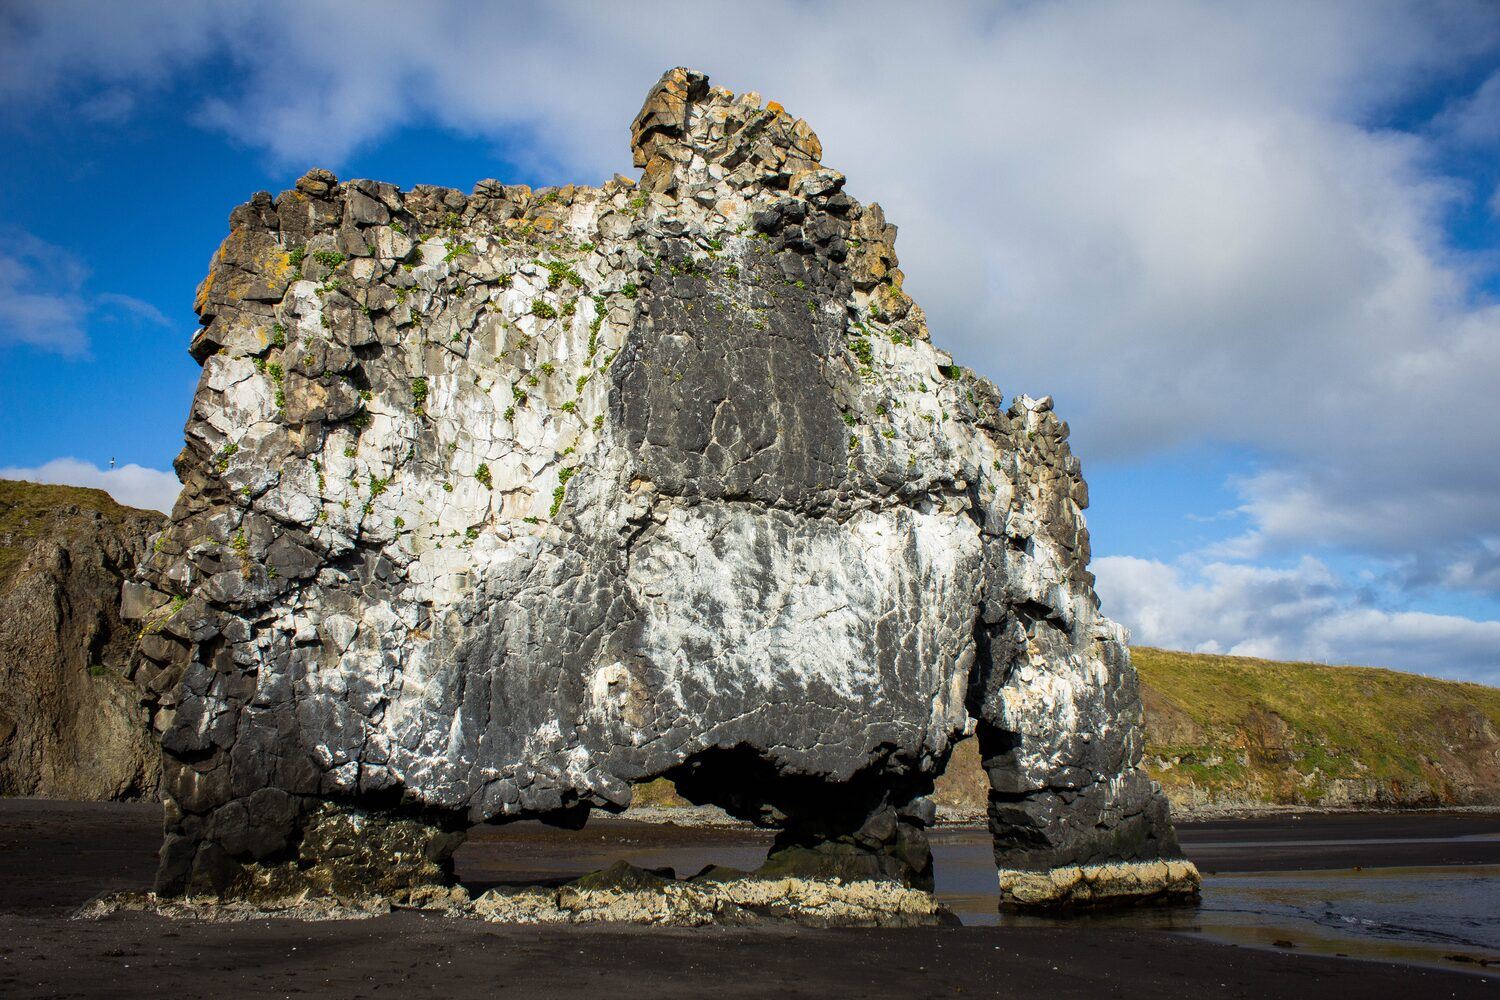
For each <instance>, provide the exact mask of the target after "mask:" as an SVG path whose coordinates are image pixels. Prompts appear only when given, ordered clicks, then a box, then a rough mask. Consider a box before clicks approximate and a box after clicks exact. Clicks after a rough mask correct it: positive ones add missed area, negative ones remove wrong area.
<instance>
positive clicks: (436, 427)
mask: <svg viewBox="0 0 1500 1000" xmlns="http://www.w3.org/2000/svg"><path fill="white" fill-rule="evenodd" d="M631 141H632V147H633V149H634V154H635V163H636V165H637V166H638V167H640V168H642V175H641V178H640V179H639V181H631V180H628V179H626V178H623V177H616V178H614V179H613V180H611V181H609V182H607V183H605V184H604V185H602V186H601V187H598V188H589V187H575V186H571V185H570V186H567V187H562V188H543V189H540V190H535V191H533V190H531V189H529V188H527V187H524V186H516V185H505V184H501V183H499V182H496V181H482V182H480V184H479V185H478V186H477V187H476V188H475V190H474V192H473V193H472V194H470V195H464V194H462V193H460V192H458V191H453V190H446V189H441V188H434V187H426V186H418V187H417V188H415V189H414V190H412V191H401V190H398V189H397V188H396V187H394V186H392V185H390V184H382V183H377V182H374V181H363V180H356V181H348V182H342V183H341V182H339V181H337V180H336V179H335V178H334V177H333V176H332V175H331V174H329V173H327V172H326V171H318V170H315V171H312V172H310V173H308V174H307V175H306V176H304V177H303V178H302V179H301V180H300V181H298V183H297V186H296V189H295V190H292V191H287V192H284V193H283V194H281V195H280V196H278V197H274V198H273V197H272V196H271V195H269V194H266V193H261V194H258V195H256V196H255V197H254V198H253V199H252V200H251V201H250V202H249V203H247V204H245V205H242V206H241V207H239V208H238V209H236V210H235V211H234V213H233V214H232V215H231V217H230V225H231V233H230V235H229V237H228V239H227V240H226V241H225V242H224V244H223V246H222V247H221V248H220V250H219V252H218V253H217V255H216V256H215V258H214V260H213V264H212V267H211V270H210V272H209V275H208V277H207V279H206V280H205V281H204V282H203V284H202V286H201V287H200V289H199V292H198V299H197V309H198V312H199V315H200V318H201V321H202V329H201V330H200V331H199V332H198V334H197V335H196V337H195V338H194V340H193V343H192V353H193V355H194V357H196V358H197V359H198V360H199V361H200V362H201V363H202V365H203V375H202V378H201V380H200V382H199V386H198V390H197V394H196V397H195V399H194V401H193V407H192V413H191V415H190V417H189V419H188V423H187V428H186V447H185V448H184V450H183V452H182V454H181V455H180V456H179V458H178V460H177V470H178V473H179V475H180V477H181V479H182V481H183V483H184V485H185V489H184V493H183V496H182V498H181V500H180V501H179V503H178V506H177V509H176V511H175V512H174V514H173V518H172V524H171V527H170V529H169V530H168V531H167V533H166V535H165V539H164V542H163V544H162V545H161V547H160V551H159V552H158V553H157V554H155V555H154V556H153V557H152V558H151V560H150V561H149V563H148V564H147V566H146V569H145V571H144V574H143V580H144V581H146V582H148V583H149V584H150V586H151V587H152V588H154V591H155V593H156V596H155V597H154V598H153V600H154V601H155V602H158V603H157V607H158V608H159V610H158V611H157V612H155V613H154V614H153V616H152V617H150V618H149V619H148V624H149V627H150V630H151V631H152V634H153V636H154V637H158V638H159V639H160V640H161V641H160V642H158V643H153V644H152V646H151V647H150V648H147V647H145V646H144V645H143V647H142V656H143V657H144V658H145V660H146V661H149V664H150V666H149V669H147V670H146V672H147V673H148V674H150V675H151V676H152V677H153V678H163V679H174V680H175V679H178V678H180V683H178V684H176V685H172V684H167V683H163V682H156V683H153V684H152V690H153V691H156V692H164V693H162V694H161V695H160V700H159V702H158V703H157V707H158V710H159V713H160V717H161V718H162V719H163V722H164V736H163V748H164V763H165V773H164V797H165V800H166V804H167V822H166V840H165V844H164V847H163V851H162V863H161V870H160V874H159V878H158V890H159V891H160V892H161V893H163V894H166V895H171V894H180V893H199V892H212V893H217V894H220V895H222V896H224V897H227V898H234V897H247V896H253V895H255V894H256V893H267V892H272V891H277V892H280V891H290V890H291V889H293V888H295V887H296V886H299V885H302V886H306V887H310V888H312V889H313V890H315V891H327V892H341V891H345V890H347V889H351V888H355V887H359V886H364V887H366V888H370V889H375V890H378V891H382V892H386V891H395V890H398V889H401V888H403V887H404V888H406V889H410V887H412V886H419V885H424V884H429V883H431V882H434V881H441V880H442V879H443V877H444V872H445V870H446V865H447V862H448V858H449V856H450V855H451V852H452V850H453V849H454V847H455V846H456V844H457V843H458V842H459V840H460V839H461V837H462V831H463V830H464V829H465V828H466V827H468V826H470V825H473V824H478V823H486V822H504V821H507V820H512V819H517V818H525V817H537V818H542V819H544V820H547V821H549V822H554V823H564V824H566V823H578V822H582V821H583V820H584V818H585V817H586V815H587V813H588V811H589V810H590V809H595V808H602V809H609V810H618V809H621V808H623V807H624V806H625V805H626V804H627V803H628V801H629V798H630V794H631V793H630V788H631V783H633V782H637V781H641V780H644V779H648V778H652V777H655V776H667V777H669V778H671V779H672V780H673V781H674V782H675V783H676V786H677V788H678V790H679V791H680V792H681V793H682V794H684V795H685V796H687V797H688V798H689V799H692V800H694V801H700V802H713V803H715V804H718V805H721V806H723V807H724V808H726V809H728V810H729V811H730V812H731V813H733V814H734V815H736V816H739V817H742V818H746V819H750V820H753V821H755V822H757V823H760V824H763V825H767V826H771V827H774V828H776V829H777V830H779V835H778V838H777V840H776V844H775V846H774V847H773V849H772V852H771V855H770V857H769V858H768V859H767V863H766V866H765V868H764V869H763V870H762V872H761V874H762V875H765V876H772V875H774V876H778V877H782V876H785V877H789V878H790V877H812V878H819V877H830V876H837V877H839V878H842V879H845V880H859V879H872V878H889V879H895V880H898V881H901V882H904V883H906V884H908V885H912V886H916V887H919V888H920V887H928V886H930V884H931V856H930V854H929V852H928V850H927V842H926V838H925V836H924V834H923V827H924V826H925V825H926V824H927V823H929V822H930V821H931V817H932V806H931V802H930V800H928V799H927V798H926V797H925V794H926V793H927V792H928V791H929V790H930V788H931V784H932V776H933V774H934V773H935V772H936V771H937V770H939V769H940V767H941V764H942V762H943V760H944V758H945V756H946V755H947V753H948V752H949V749H950V747H951V745H952V742H953V740H954V739H955V737H956V736H958V735H959V734H961V733H962V732H964V731H965V730H966V728H970V727H972V726H973V725H977V726H978V730H979V734H980V738H981V740H982V741H983V746H984V755H985V765H986V768H987V770H988V773H989V776H990V781H991V787H992V792H991V801H990V825H991V828H992V830H993V832H994V836H995V844H996V859H997V863H998V865H999V867H1000V868H1001V870H1002V885H1003V886H1006V887H1019V888H1016V890H1015V891H1013V892H1012V891H1011V890H1010V888H1007V891H1008V892H1010V897H1009V899H1010V901H1011V902H1014V903H1016V904H1018V905H1039V906H1040V905H1049V904H1052V903H1067V902H1087V901H1089V899H1103V898H1106V897H1109V896H1114V897H1118V896H1128V897H1130V898H1133V899H1138V898H1150V897H1156V896H1161V895H1169V896H1180V895H1184V894H1186V895H1191V894H1192V893H1193V892H1194V891H1196V873H1195V872H1193V871H1192V869H1191V866H1190V865H1187V864H1186V863H1177V864H1174V865H1173V866H1171V868H1170V870H1169V869H1168V866H1167V865H1165V864H1162V863H1160V861H1161V859H1164V858H1177V857H1179V856H1180V855H1179V851H1178V848H1177V842H1176V839H1175V836H1174V834H1173V831H1172V827H1171V823H1170V820H1169V817H1168V813H1167V806H1166V802H1165V800H1164V799H1163V798H1162V797H1161V795H1160V794H1159V791H1158V790H1157V789H1156V788H1155V786H1154V785H1153V784H1152V783H1151V782H1150V781H1149V780H1148V779H1147V778H1146V777H1145V776H1144V775H1143V774H1142V773H1141V772H1140V771H1139V770H1138V768H1137V763H1138V760H1139V757H1140V729H1139V711H1140V708H1139V699H1138V696H1137V693H1136V685H1135V675H1134V673H1133V672H1132V670H1131V666H1130V662H1129V658H1128V654H1127V652H1126V649H1125V646H1124V644H1123V640H1124V636H1123V634H1122V632H1121V630H1120V629H1119V628H1118V627H1117V626H1116V625H1115V624H1114V623H1112V622H1110V621H1108V620H1107V619H1105V618H1103V617H1101V616H1100V614H1099V610H1098V602H1097V600H1096V598H1095V596H1094V592H1093V587H1092V584H1093V578H1092V576H1091V575H1090V574H1089V572H1088V570H1087V568H1086V567H1087V563H1088V557H1089V551H1088V538H1087V533H1086V530H1085V528H1084V521H1083V517H1082V515H1081V510H1082V508H1083V507H1084V506H1085V505H1086V503H1087V491H1086V487H1085V485H1084V482H1083V479H1082V477H1081V475H1080V471H1079V466H1078V462H1077V460H1076V459H1074V458H1073V456H1072V455H1071V454H1070V453H1069V450H1068V447H1067V444H1066V441H1067V436H1068V429H1067V425H1066V424H1064V423H1062V422H1061V421H1059V420H1058V419H1057V417H1056V416H1055V415H1054V414H1053V413H1052V407H1051V403H1050V401H1049V400H1047V399H1041V400H1035V399H1029V398H1026V397H1018V398H1016V399H1014V400H1012V401H1011V403H1010V405H1009V406H1008V407H1007V406H1005V405H1004V404H1003V402H1002V399H1001V395H1000V393H999V392H998V391H997V390H996V388H995V387H994V386H993V385H992V384H990V383H989V382H988V381H986V380H984V379H982V378H979V377H977V376H976V375H974V374H973V373H972V372H969V371H966V370H964V369H962V368H959V367H957V366H955V365H954V364H953V362H952V359H951V358H950V357H949V356H948V355H946V354H944V353H943V352H941V351H939V350H938V349H936V348H935V347H933V346H932V344H931V343H930V342H929V340H928V332H927V327H926V323H925V321H924V318H923V314H922V311H921V309H920V308H918V307H917V306H916V305H915V304H914V303H913V302H912V301H911V300H910V299H909V298H908V297H907V296H906V294H905V293H904V292H903V291H902V289H901V282H902V275H901V272H900V270H899V269H898V268H897V260H896V255H895V251H894V247H893V242H894V239H895V232H896V231H895V227H894V226H891V225H889V224H888V223H887V222H886V221H885V218H884V216H883V214H882V212H881V210H880V208H879V206H877V205H873V204H872V205H867V206H864V205H860V204H859V203H857V202H855V201H854V200H853V199H852V198H850V197H849V196H848V195H847V194H845V193H844V192H843V190H842V188H843V183H844V178H843V177H842V175H840V174H839V173H837V172H836V171H834V170H831V169H829V168H827V167H824V166H823V165H822V164H821V162H820V157H821V148H820V146H819V143H818V140H817V137H816V136H815V135H814V134H813V132H812V131H811V129H809V128H808V126H807V124H806V123H805V122H803V121H801V120H798V119H795V118H793V117H791V116H790V115H788V114H787V113H786V112H785V111H783V110H782V109H781V107H780V106H779V105H777V104H775V103H774V102H773V103H770V104H768V105H764V106H763V105H762V104H761V102H760V99H759V97H758V96H757V95H755V94H743V95H739V96H736V95H734V94H732V93H729V92H728V91H725V90H723V89H719V88H711V87H710V86H709V85H708V81H707V79H706V78H705V77H704V76H702V75H701V74H698V73H694V72H690V71H687V70H681V69H678V70H673V71H671V72H669V73H667V74H666V75H665V76H664V77H663V78H662V79H661V81H660V82H659V83H658V84H657V85H656V86H655V87H654V88H653V89H652V90H651V92H650V94H649V95H648V97H647V99H646V103H645V106H644V108H643V109H642V111H641V113H640V115H639V116H638V117H637V118H636V120H635V122H634V123H633V125H632V128H631ZM1104 863H1107V867H1104V868H1101V867H1099V866H1100V865H1101V864H1104ZM1080 873H1082V874H1080ZM1054 874H1055V875H1056V878H1055V879H1053V880H1052V881H1048V880H1049V879H1052V876H1053V875H1054ZM1085 876H1086V877H1085ZM1039 878H1040V879H1041V880H1042V882H1045V883H1046V884H1048V885H1052V884H1055V886H1056V890H1055V892H1053V893H1051V895H1050V896H1049V895H1048V893H1047V892H1045V891H1039V890H1038V888H1037V886H1038V884H1039V883H1038V881H1037V880H1038V879H1039ZM1081 885H1087V886H1090V887H1094V888H1090V889H1089V890H1088V891H1087V892H1085V891H1081V890H1080V889H1079V886H1081Z"/></svg>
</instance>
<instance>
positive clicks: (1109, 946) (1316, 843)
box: [0, 800, 1500, 1000]
mask: <svg viewBox="0 0 1500 1000" xmlns="http://www.w3.org/2000/svg"><path fill="white" fill-rule="evenodd" d="M158 830H159V809H158V808H157V807H155V806H146V805H115V804H95V803H57V802H39V801H34V800H8V801H3V802H0V995H3V996H6V997H18V998H19V997H106V996H108V997H118V996H171V997H183V998H186V997H199V996H202V997H210V996H211V997H224V996H235V997H285V996H329V997H380V996H393V997H395V996H400V997H427V996H432V997H444V998H462V997H493V996H495V995H502V996H504V995H511V996H525V997H652V998H671V997H702V996H706V995H711V996H714V997H724V998H727V997H741V996H744V997H750V996H755V997H762V996H767V995H774V996H786V997H809V998H830V997H929V996H995V997H1016V998H1029V997H1038V998H1040V997H1048V998H1068V997H1193V998H1195V1000H1197V998H1202V997H1206V996H1212V997H1289V998H1298V997H1328V996H1336V997H1339V998H1341V1000H1350V998H1359V997H1393V996H1395V997H1409V998H1425V997H1488V996H1495V995H1497V983H1500V976H1497V975H1489V974H1486V973H1485V972H1484V971H1483V970H1476V971H1469V972H1465V971H1445V970H1440V969H1433V968H1424V967H1420V966H1411V965H1403V964H1395V963H1389V962H1373V961H1352V960H1345V959H1338V958H1324V957H1315V956H1312V955H1308V954H1299V953H1297V952H1296V951H1287V950H1262V949H1253V948H1244V947H1234V946H1231V945H1226V944H1217V943H1213V942H1210V941H1206V940H1203V939H1201V938H1194V937H1189V936H1184V935H1182V934H1178V933H1173V932H1171V931H1168V930H1161V929H1150V928H1129V927H1126V928H1115V927H1108V926H1097V925H1094V924H1092V923H1086V924H1076V923H1075V924H1069V923H1056V924H1038V925H1028V926H1002V927H981V926H968V927H953V928H942V929H927V930H890V931H875V930H834V931H809V930H795V929H767V930H739V929H711V930H693V931H686V930H663V929H644V928H623V929H599V928H577V927H567V928H527V927H503V926H493V925H485V924H479V923H470V922H464V921H455V920H446V919H442V918H436V917H428V916H423V915H420V914H415V913H397V914H392V915H390V916H385V917H378V918H374V919H370V920H363V921H348V922H336V923H298V922H292V921H260V922H253V923H244V924H234V925H229V924H212V925H210V924H190V923H184V922H171V921H166V920H163V919H160V918H157V917H152V916H145V915H140V914H126V915H117V916H114V917H111V918H108V919H106V920H103V921H99V922H84V921H72V920H69V919H68V917H69V915H70V914H71V913H72V911H73V910H74V909H75V908H76V907H77V906H79V905H80V904H82V903H83V902H85V901H86V900H88V899H89V898H91V897H93V896H94V895H96V894H98V893H100V892H103V891H107V890H111V889H138V888H143V887H145V886H146V885H148V884H149V881H150V878H151V874H152V871H153V869H154V867H155V856H154V855H155V851H156V847H157V843H158V840H159V832H158ZM1182 832H1183V839H1184V842H1185V844H1186V845H1187V848H1188V852H1189V854H1190V855H1191V856H1193V857H1194V858H1195V860H1197V861H1198V863H1199V864H1200V865H1202V866H1203V867H1204V869H1205V871H1209V872H1213V871H1246V870H1254V869H1255V867H1256V866H1263V867H1265V868H1266V869H1267V870H1281V871H1286V870H1296V869H1328V868H1335V867H1341V866H1350V867H1352V866H1354V865H1360V866H1362V867H1366V868H1368V867H1376V866H1380V865H1389V864H1400V865H1403V866H1437V865H1454V864H1462V865H1496V864H1500V838H1497V837H1496V836H1495V835H1496V833H1497V832H1500V816H1497V815H1495V814H1473V813H1469V814H1437V815H1430V814H1429V815H1421V814H1418V815H1398V816H1391V815H1378V816H1368V815H1337V816H1313V815H1306V814H1304V815H1302V816H1301V817H1300V818H1296V819H1294V818H1291V817H1275V818H1268V819H1253V820H1235V821H1216V822H1212V823H1185V824H1182ZM945 836H948V834H946V833H941V832H940V833H939V835H938V837H937V838H936V840H937V845H936V846H937V848H938V850H939V855H940V859H941V851H942V843H941V841H942V838H943V837H945ZM621 847H625V848H628V849H631V850H641V849H643V848H644V849H649V850H651V851H660V852H662V853H665V854H667V855H673V856H676V857H681V858H684V859H686V860H687V861H689V862H691V861H693V860H694V858H695V856H696V855H698V854H701V853H705V852H709V853H713V854H714V856H716V857H724V856H725V855H726V853H728V854H731V855H732V852H734V851H741V852H752V851H753V850H755V841H753V840H752V841H747V840H746V838H745V834H743V833H740V832H737V831H724V830H695V829H684V828H659V827H643V826H640V825H632V824H628V823H625V822H623V821H605V822H602V823H591V824H590V825H589V827H587V828H585V829H584V830H582V831H577V832H574V833H559V832H557V831H550V830H548V831H545V833H543V832H542V831H541V830H540V829H539V828H535V827H532V828H513V829H510V830H506V829H499V830H492V831H485V832H484V833H483V835H482V836H476V837H475V838H474V842H473V843H472V844H471V845H469V846H468V847H466V848H465V852H464V853H463V854H461V855H460V874H461V876H463V877H464V878H465V879H466V880H467V881H468V882H470V884H472V885H476V886H482V885H484V884H486V883H489V884H493V883H494V882H501V881H516V880H525V879H534V878H540V879H551V878H560V877H564V876H565V873H566V871H567V870H568V865H570V864H571V865H578V864H583V865H584V866H585V867H587V866H588V862H589V859H590V857H591V856H593V855H596V854H598V855H608V854H611V853H616V854H618V853H619V851H618V848H621ZM502 862H503V863H502ZM939 863H940V864H941V860H940V862H939ZM690 867H691V865H690V864H682V865H681V868H682V869H683V870H686V869H688V868H690Z"/></svg>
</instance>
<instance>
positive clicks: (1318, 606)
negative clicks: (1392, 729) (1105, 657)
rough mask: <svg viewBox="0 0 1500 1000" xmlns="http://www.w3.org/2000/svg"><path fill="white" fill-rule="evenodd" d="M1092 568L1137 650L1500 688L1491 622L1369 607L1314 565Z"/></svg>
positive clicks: (1122, 560)
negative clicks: (1409, 674)
mask: <svg viewBox="0 0 1500 1000" xmlns="http://www.w3.org/2000/svg"><path fill="white" fill-rule="evenodd" d="M1094 570H1095V573H1096V574H1097V576H1098V588H1099V595H1100V599H1101V600H1102V601H1103V604H1104V610H1105V612H1106V613H1107V614H1109V615H1110V616H1111V617H1113V618H1116V619H1118V620H1119V621H1120V622H1121V623H1122V624H1124V625H1125V626H1126V628H1128V629H1130V632H1131V641H1132V642H1135V643H1138V644H1140V645H1147V646H1162V647H1165V648H1168V649H1186V650H1191V651H1194V652H1204V653H1227V654H1231V655H1235V656H1259V657H1266V658H1269V659H1281V660H1317V661H1323V662H1331V663H1356V664H1361V665H1367V666H1385V667H1392V668H1395V669H1398V670H1411V671H1416V672H1417V673H1423V674H1430V675H1432V676H1437V677H1450V678H1455V679H1458V680H1471V681H1479V682H1481V683H1485V684H1497V683H1500V621H1475V620H1473V619H1469V618H1463V617H1458V616H1454V615H1436V614H1429V613H1426V612H1418V611H1387V610H1381V609H1379V608H1375V607H1370V606H1368V605H1367V604H1365V603H1364V601H1363V600H1362V598H1361V597H1360V595H1359V592H1358V591H1357V590H1356V589H1355V588H1353V587H1351V586H1349V585H1348V584H1347V582H1346V581H1344V580H1342V579H1340V578H1339V577H1338V576H1337V575H1336V574H1335V573H1333V572H1332V571H1331V570H1330V569H1329V568H1328V567H1327V566H1326V565H1324V564H1323V563H1321V562H1319V561H1318V560H1316V559H1312V558H1304V559H1302V560H1301V561H1300V562H1299V563H1297V564H1295V565H1293V566H1290V567H1286V568H1279V569H1273V568H1268V567H1265V566H1249V565H1244V564H1234V563H1223V562H1210V563H1207V564H1205V565H1202V566H1195V565H1193V563H1192V562H1191V560H1186V561H1183V562H1180V563H1176V564H1168V563H1163V562H1158V561H1155V560H1150V559H1137V558H1134V557H1131V556H1107V557H1105V558H1102V559H1099V560H1097V561H1096V562H1095V564H1094Z"/></svg>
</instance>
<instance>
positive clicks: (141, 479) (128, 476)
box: [0, 458, 182, 514]
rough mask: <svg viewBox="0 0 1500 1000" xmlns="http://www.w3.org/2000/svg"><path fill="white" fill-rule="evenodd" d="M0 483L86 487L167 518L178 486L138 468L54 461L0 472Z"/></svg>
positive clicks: (168, 478)
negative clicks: (105, 467)
mask: <svg viewBox="0 0 1500 1000" xmlns="http://www.w3.org/2000/svg"><path fill="white" fill-rule="evenodd" d="M0 479H21V480H25V481H27V482H33V483H56V484H60V485H64V486H88V487H92V488H94V489H97V490H103V491H104V492H106V493H108V494H109V495H110V496H112V497H114V498H115V500H116V501H117V502H119V503H122V504H124V505H125V506H127V507H144V508H146V509H148V510H159V511H162V512H164V513H168V514H170V513H171V512H172V504H173V503H174V502H176V500H177V494H178V493H179V492H180V491H181V489H182V484H180V483H179V482H178V481H177V477H176V476H175V475H174V474H172V473H170V472H162V471H161V470H159V469H148V468H146V467H145V466H141V465H133V464H132V465H122V466H120V467H119V468H117V469H101V468H100V467H99V466H97V465H95V464H93V463H92V462H85V461H83V460H82V459H78V458H54V459H52V460H51V461H50V462H47V463H45V464H43V465H39V466H37V467H35V468H30V469H26V468H18V467H14V466H12V467H8V468H0Z"/></svg>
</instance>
